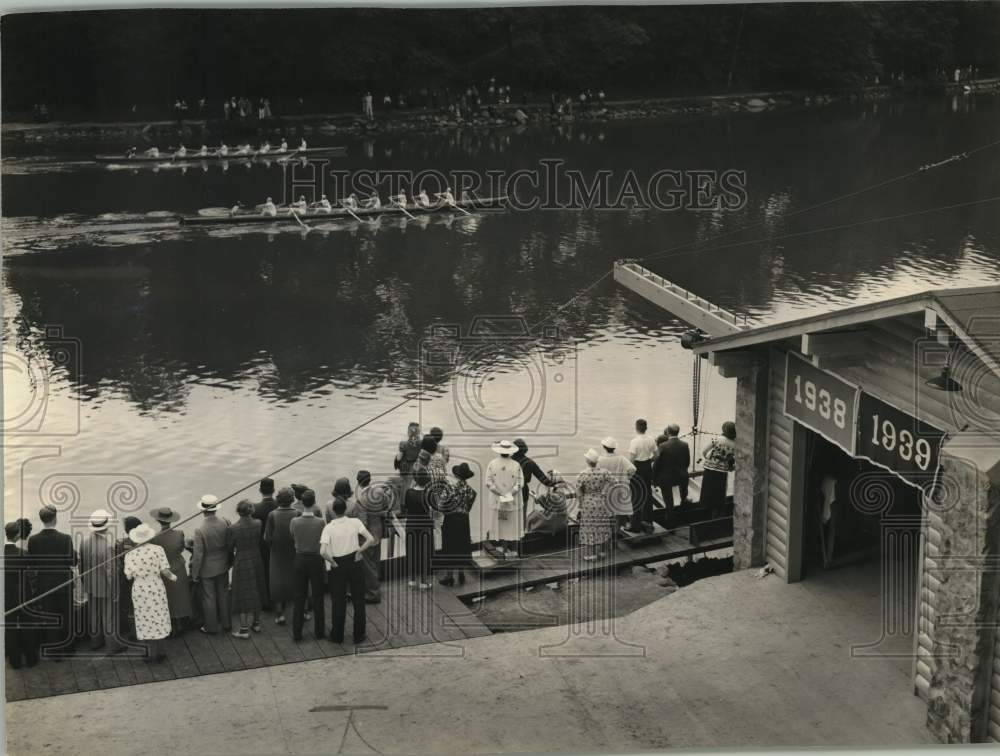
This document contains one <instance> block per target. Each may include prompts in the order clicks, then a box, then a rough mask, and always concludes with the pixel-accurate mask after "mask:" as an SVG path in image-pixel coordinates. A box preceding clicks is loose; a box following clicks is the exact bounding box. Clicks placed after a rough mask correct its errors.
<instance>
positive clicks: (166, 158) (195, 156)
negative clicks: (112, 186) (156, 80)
mask: <svg viewBox="0 0 1000 756" xmlns="http://www.w3.org/2000/svg"><path fill="white" fill-rule="evenodd" d="M346 154H347V148H346V147H309V148H308V149H305V150H285V151H284V152H278V151H276V150H270V151H269V152H248V153H246V154H245V155H242V154H239V153H236V152H230V153H229V154H228V155H215V154H210V155H200V154H199V153H197V152H189V153H188V154H187V155H185V156H184V157H175V156H174V155H168V154H164V155H160V156H159V157H149V156H147V155H135V156H133V157H127V156H125V155H94V160H95V161H97V162H98V163H114V164H116V165H129V164H130V163H140V164H148V163H198V162H201V161H208V160H254V159H256V158H261V159H266V160H277V159H280V158H295V159H297V158H299V157H308V156H310V155H329V156H330V157H343V156H344V155H346Z"/></svg>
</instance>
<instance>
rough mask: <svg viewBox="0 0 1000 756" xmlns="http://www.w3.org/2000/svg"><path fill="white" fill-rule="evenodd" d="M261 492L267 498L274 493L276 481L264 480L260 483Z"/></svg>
mask: <svg viewBox="0 0 1000 756" xmlns="http://www.w3.org/2000/svg"><path fill="white" fill-rule="evenodd" d="M260 492H261V493H262V494H264V495H265V496H267V495H270V494H273V493H274V481H273V480H272V479H271V478H263V479H262V480H261V481H260Z"/></svg>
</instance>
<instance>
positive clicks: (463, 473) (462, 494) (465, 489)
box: [438, 462, 476, 585]
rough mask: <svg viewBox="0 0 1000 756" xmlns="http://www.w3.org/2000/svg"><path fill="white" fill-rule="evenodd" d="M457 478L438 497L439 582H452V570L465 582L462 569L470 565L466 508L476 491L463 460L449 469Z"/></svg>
mask: <svg viewBox="0 0 1000 756" xmlns="http://www.w3.org/2000/svg"><path fill="white" fill-rule="evenodd" d="M451 472H452V475H454V476H455V477H456V478H457V479H458V480H457V482H456V483H453V484H449V485H448V487H447V488H446V489H445V490H444V493H443V495H442V497H441V499H440V509H441V512H442V513H443V515H444V521H443V523H442V525H441V552H440V554H439V555H438V556H439V563H440V565H441V567H442V569H443V570H444V577H443V578H441V580H440V581H438V582H440V583H441V585H454V584H455V578H454V577H453V575H452V571H453V570H454V571H455V572H457V573H458V583H459V585H465V572H463V570H464V569H465V568H467V567H472V534H471V529H470V527H469V510H470V509H472V505H473V504H474V503H475V501H476V490H475V489H474V488H472V486H470V485H469V478H471V477H472V476H473V475H474V473H473V472H472V470H471V469H470V468H469V465H468V463H467V462H463V463H462V464H460V465H455V466H454V467H452V468H451Z"/></svg>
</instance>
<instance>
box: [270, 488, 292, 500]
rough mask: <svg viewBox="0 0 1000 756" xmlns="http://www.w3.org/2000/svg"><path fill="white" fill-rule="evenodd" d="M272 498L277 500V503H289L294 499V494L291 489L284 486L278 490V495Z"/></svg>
mask: <svg viewBox="0 0 1000 756" xmlns="http://www.w3.org/2000/svg"><path fill="white" fill-rule="evenodd" d="M274 499H275V501H277V502H278V504H291V503H292V502H293V501H295V494H294V493H293V492H292V489H290V488H288V487H287V486H285V487H284V488H282V489H281V490H279V491H278V495H277V496H275V497H274Z"/></svg>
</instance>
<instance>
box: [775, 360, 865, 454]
mask: <svg viewBox="0 0 1000 756" xmlns="http://www.w3.org/2000/svg"><path fill="white" fill-rule="evenodd" d="M857 409H858V389H857V387H856V386H852V385H851V384H850V383H847V382H846V381H843V380H841V379H840V378H838V377H837V376H835V375H832V374H830V373H827V372H826V371H824V370H820V369H819V368H817V367H816V366H815V365H813V364H812V363H811V362H807V361H806V360H804V359H802V358H801V357H798V356H796V355H794V354H792V353H791V352H789V353H788V357H787V361H786V363H785V414H786V415H788V416H789V417H791V418H793V419H794V420H797V421H798V422H800V423H802V424H803V425H805V426H806V427H808V428H812V429H813V430H814V431H816V432H817V433H819V434H820V435H821V436H823V437H824V438H827V439H828V440H830V441H832V442H833V443H835V444H837V445H838V446H839V447H841V448H842V449H843V450H844V451H846V452H847V453H848V454H850V455H851V456H852V457H853V456H854V454H855V445H856V443H857V434H856V433H855V425H856V423H855V419H856V418H857Z"/></svg>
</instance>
